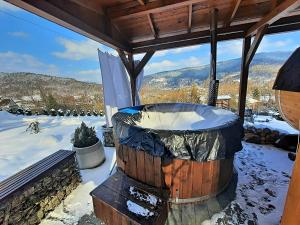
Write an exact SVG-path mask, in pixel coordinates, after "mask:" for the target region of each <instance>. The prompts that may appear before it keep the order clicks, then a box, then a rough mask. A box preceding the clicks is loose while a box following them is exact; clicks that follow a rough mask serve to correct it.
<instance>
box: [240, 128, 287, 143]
mask: <svg viewBox="0 0 300 225" xmlns="http://www.w3.org/2000/svg"><path fill="white" fill-rule="evenodd" d="M281 135H282V134H281V133H279V131H277V130H271V129H269V128H255V127H253V126H247V127H245V137H244V140H245V141H246V142H250V143H255V144H263V145H265V144H266V145H269V144H271V145H273V144H274V143H275V141H276V140H278V139H279V138H280V137H281Z"/></svg>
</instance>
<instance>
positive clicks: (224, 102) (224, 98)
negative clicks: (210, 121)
mask: <svg viewBox="0 0 300 225" xmlns="http://www.w3.org/2000/svg"><path fill="white" fill-rule="evenodd" d="M230 99H231V97H230V96H229V95H219V96H218V98H217V101H216V106H217V107H219V108H222V109H229V108H230Z"/></svg>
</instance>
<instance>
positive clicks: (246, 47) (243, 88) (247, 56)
mask: <svg viewBox="0 0 300 225" xmlns="http://www.w3.org/2000/svg"><path fill="white" fill-rule="evenodd" d="M267 29H268V25H265V26H264V27H262V28H261V29H260V30H259V31H258V33H257V34H256V36H255V38H254V40H253V43H252V44H251V37H249V36H246V37H245V38H244V43H243V55H242V62H241V74H240V90H239V104H238V112H239V116H240V118H241V120H242V122H244V116H245V108H246V98H247V86H248V75H249V66H250V63H251V61H252V59H253V57H254V55H255V52H256V50H257V48H258V46H259V44H260V42H261V41H262V38H263V36H264V34H265V33H266V31H267Z"/></svg>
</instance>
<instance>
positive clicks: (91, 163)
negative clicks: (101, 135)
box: [73, 140, 105, 169]
mask: <svg viewBox="0 0 300 225" xmlns="http://www.w3.org/2000/svg"><path fill="white" fill-rule="evenodd" d="M73 151H76V159H77V162H78V166H79V169H90V168H94V167H97V166H99V165H100V164H102V163H103V162H104V161H105V154H104V148H103V145H102V143H101V141H100V140H98V142H97V143H96V144H94V145H92V146H89V147H85V148H77V147H74V146H73Z"/></svg>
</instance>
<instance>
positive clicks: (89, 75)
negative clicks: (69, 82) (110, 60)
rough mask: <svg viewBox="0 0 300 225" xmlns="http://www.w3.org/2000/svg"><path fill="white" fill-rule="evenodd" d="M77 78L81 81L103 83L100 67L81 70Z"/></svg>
mask: <svg viewBox="0 0 300 225" xmlns="http://www.w3.org/2000/svg"><path fill="white" fill-rule="evenodd" d="M75 78H76V79H77V80H81V81H89V82H91V81H93V82H96V83H102V78H101V72H100V69H90V70H81V71H79V72H78V73H77V75H76V77H75Z"/></svg>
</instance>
